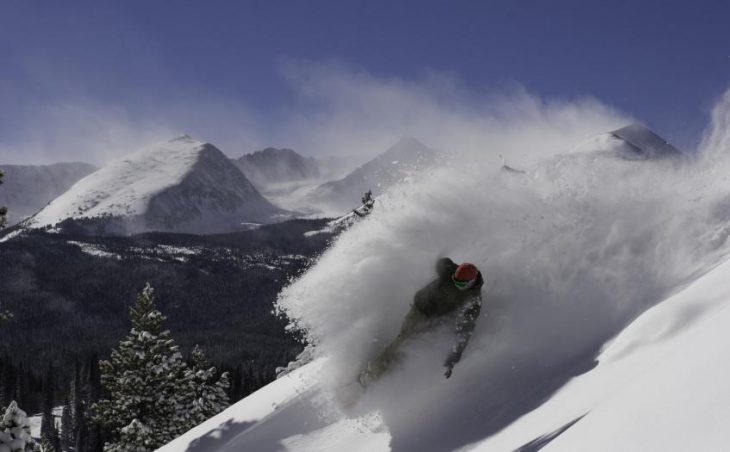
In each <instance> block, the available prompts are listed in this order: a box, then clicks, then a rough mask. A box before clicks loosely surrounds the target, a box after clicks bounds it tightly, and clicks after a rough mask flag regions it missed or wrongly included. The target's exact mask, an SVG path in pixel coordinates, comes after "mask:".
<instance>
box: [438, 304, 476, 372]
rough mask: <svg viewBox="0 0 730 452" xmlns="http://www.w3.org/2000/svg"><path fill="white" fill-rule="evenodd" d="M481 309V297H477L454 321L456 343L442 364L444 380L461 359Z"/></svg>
mask: <svg viewBox="0 0 730 452" xmlns="http://www.w3.org/2000/svg"><path fill="white" fill-rule="evenodd" d="M481 309H482V299H481V295H477V296H475V297H474V298H473V299H472V300H471V301H470V302H469V305H468V306H467V307H466V309H465V310H464V311H463V312H462V314H461V315H460V316H459V318H458V319H457V320H456V342H455V343H454V346H453V347H452V348H451V352H450V353H449V356H448V357H447V358H446V362H445V363H444V366H446V369H447V371H446V378H449V377H450V376H451V369H453V368H454V366H455V365H456V363H458V362H459V360H460V359H461V354H462V353H463V352H464V349H465V348H466V346H467V344H468V343H469V339H471V335H472V332H474V327H475V326H476V322H477V319H478V318H479V313H480V312H481Z"/></svg>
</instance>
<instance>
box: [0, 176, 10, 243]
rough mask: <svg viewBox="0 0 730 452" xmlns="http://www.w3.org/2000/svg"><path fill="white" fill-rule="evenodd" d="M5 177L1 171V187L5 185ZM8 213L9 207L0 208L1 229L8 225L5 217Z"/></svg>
mask: <svg viewBox="0 0 730 452" xmlns="http://www.w3.org/2000/svg"><path fill="white" fill-rule="evenodd" d="M4 175H5V174H4V173H3V172H2V171H0V185H2V183H3V176H4ZM7 213H8V209H7V207H3V206H0V229H2V228H4V227H5V224H6V220H5V215H7Z"/></svg>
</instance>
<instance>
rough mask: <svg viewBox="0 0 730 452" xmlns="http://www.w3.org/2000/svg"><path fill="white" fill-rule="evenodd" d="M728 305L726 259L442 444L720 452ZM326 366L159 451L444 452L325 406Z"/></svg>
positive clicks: (286, 380) (458, 422) (465, 422)
mask: <svg viewBox="0 0 730 452" xmlns="http://www.w3.org/2000/svg"><path fill="white" fill-rule="evenodd" d="M729 307H730V263H725V264H724V265H722V266H720V267H719V268H717V269H715V270H714V271H712V272H710V273H709V274H707V275H706V276H704V277H702V278H700V279H698V280H697V281H696V282H695V283H694V284H692V285H691V286H689V287H688V288H687V289H686V290H684V291H682V292H680V293H678V294H677V295H675V296H673V297H670V298H669V299H668V300H667V301H665V302H663V303H661V304H660V305H659V306H656V307H654V308H652V309H650V310H649V311H648V312H646V313H645V314H644V315H642V316H641V317H639V318H638V319H637V320H636V321H635V322H633V323H632V324H631V325H630V326H629V327H628V328H626V329H625V330H624V331H623V332H622V333H621V334H620V335H619V336H618V337H617V338H616V339H615V340H614V341H612V342H611V343H610V344H609V346H607V347H606V348H605V349H604V350H603V352H602V353H601V354H600V355H599V357H598V358H597V360H598V364H597V365H596V367H594V368H592V369H590V370H588V371H587V372H586V373H584V374H583V375H580V376H578V377H576V378H575V379H573V380H571V381H570V382H569V383H568V384H566V385H565V386H564V387H563V388H561V389H560V390H559V391H558V392H557V393H555V394H554V395H552V397H550V398H549V399H548V400H547V401H546V402H545V403H544V404H543V405H542V406H540V407H539V408H537V409H535V410H534V411H532V412H530V413H528V414H526V415H524V416H523V417H521V418H519V419H518V420H517V421H516V422H514V423H513V424H511V425H509V426H508V427H507V428H505V429H504V430H502V431H500V432H498V433H496V434H495V435H494V436H492V437H490V438H488V439H486V440H478V439H477V438H475V437H474V436H475V435H474V431H477V432H478V431H479V429H480V428H483V434H484V436H486V435H487V434H489V433H490V427H491V425H490V424H491V423H493V422H494V420H495V418H498V417H499V416H500V415H503V413H502V412H489V411H485V410H483V411H480V412H473V413H469V414H470V415H471V416H468V417H467V416H463V417H460V418H458V419H452V418H447V417H445V416H444V417H442V422H443V423H444V424H445V425H446V426H447V427H448V430H449V432H450V435H452V436H451V437H448V438H444V440H445V441H444V443H446V444H448V445H449V446H456V445H459V444H460V443H462V446H463V450H472V451H475V452H482V451H484V452H487V451H489V452H491V451H514V450H521V451H530V450H533V451H534V450H538V449H539V448H540V447H544V449H541V450H545V451H586V450H590V451H607V452H608V451H616V450H621V451H655V450H656V451H678V452H684V451H688V450H702V451H718V452H719V451H723V450H726V445H727V442H728V439H729V438H728V432H727V429H726V428H725V426H726V424H727V421H728V420H729V419H730V392H728V391H727V390H726V385H727V381H728V379H730V365H728V363H726V362H725V361H724V359H723V357H724V356H727V354H728V353H730V341H729V340H728V329H727V325H728V324H730V309H728V308H729ZM326 365H327V363H326V362H324V361H323V360H320V361H316V362H313V363H310V364H308V365H306V366H304V367H303V368H300V369H298V370H296V371H294V372H293V373H291V374H289V375H287V376H285V377H283V378H281V379H279V380H278V381H276V382H274V383H272V384H270V385H269V386H267V387H265V388H263V389H262V390H260V391H258V392H257V393H255V394H253V395H251V396H249V397H248V398H247V399H245V400H243V401H241V402H240V403H238V404H237V405H235V406H233V407H231V408H230V409H228V410H227V411H225V412H223V413H221V414H220V415H218V416H216V417H215V418H213V419H210V420H209V421H207V422H206V423H204V424H202V425H200V426H198V427H196V428H195V429H193V430H191V431H190V432H188V433H187V434H186V435H184V436H183V437H180V438H178V439H177V440H175V441H174V442H172V443H170V444H169V445H167V446H166V447H164V448H162V449H161V451H165V452H173V451H180V452H182V451H190V452H193V451H195V452H211V451H221V452H223V451H226V452H228V451H231V452H232V451H237V450H261V451H263V450H290V451H297V452H305V451H312V452H315V451H332V452H336V451H341V450H348V451H379V450H381V451H387V450H405V451H411V450H412V451H416V450H451V449H450V447H445V448H442V447H441V444H444V443H436V444H434V446H435V447H423V448H420V447H419V448H416V447H413V448H400V449H398V448H395V447H391V446H392V445H393V440H394V439H395V438H393V436H392V435H391V433H390V432H389V429H388V425H387V423H385V422H384V420H383V418H382V416H380V415H379V414H378V413H377V412H373V413H371V414H369V415H366V416H362V417H348V416H346V415H344V414H341V413H339V412H338V411H337V409H336V408H333V407H328V397H327V395H326V393H325V392H324V391H323V389H322V387H321V385H320V384H319V379H320V378H321V377H320V375H321V374H322V373H323V372H325V370H323V368H324V367H325V366H326ZM439 384H440V385H441V386H446V385H451V386H455V387H456V388H459V387H463V386H464V384H465V382H464V381H459V380H458V379H455V380H453V381H446V380H444V381H442V382H440V383H439ZM527 389H528V393H527V394H523V395H522V397H524V398H525V399H528V400H529V399H530V398H531V396H533V394H530V393H529V388H527ZM478 396H481V397H489V396H490V394H481V395H478ZM491 396H495V395H494V394H492V395H491ZM477 402H478V401H477ZM504 402H505V403H507V404H509V403H514V404H515V405H516V406H520V404H521V403H522V401H520V400H512V401H509V400H507V401H504ZM436 409H438V408H437V407H436ZM503 409H504V408H503ZM411 416H413V417H416V418H417V417H418V416H419V413H418V412H417V411H416V410H412V411H411ZM470 430H471V431H470ZM440 432H441V433H443V429H442V430H440ZM464 434H468V435H469V436H467V437H466V438H465V439H467V441H465V444H464V441H459V440H458V439H457V438H458V436H460V435H464ZM427 436H430V435H427ZM454 437H457V438H454ZM468 439H471V440H472V441H473V442H470V441H468ZM277 448H278V449H277Z"/></svg>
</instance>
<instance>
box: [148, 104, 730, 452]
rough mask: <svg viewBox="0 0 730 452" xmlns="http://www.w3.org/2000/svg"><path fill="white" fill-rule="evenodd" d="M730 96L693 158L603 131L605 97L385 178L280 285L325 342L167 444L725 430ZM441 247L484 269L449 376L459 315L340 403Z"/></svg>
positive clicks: (650, 441) (663, 439)
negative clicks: (624, 147) (364, 208)
mask: <svg viewBox="0 0 730 452" xmlns="http://www.w3.org/2000/svg"><path fill="white" fill-rule="evenodd" d="M729 105H730V100H728V99H726V100H725V101H724V102H722V103H721V104H720V105H718V107H717V108H716V110H715V114H714V122H713V125H712V127H711V128H710V129H709V130H708V134H707V136H706V139H705V141H704V143H703V145H702V147H701V153H699V154H698V155H697V156H696V157H695V158H694V159H691V160H684V159H683V160H681V161H680V160H676V159H673V158H662V159H653V158H651V155H650V154H651V153H646V154H645V155H648V156H649V157H648V158H642V159H636V158H634V157H633V156H631V158H627V157H626V155H625V154H626V153H625V152H623V151H621V152H614V148H615V144H616V143H615V141H610V142H608V145H609V146H606V145H605V143H606V140H592V142H593V143H594V144H593V145H592V146H587V145H586V138H590V137H592V136H596V135H599V134H602V133H605V131H607V130H615V129H617V128H618V127H620V126H621V124H620V123H621V121H622V120H621V118H616V117H614V116H612V115H611V114H605V112H601V111H599V112H596V111H594V110H593V108H592V107H591V106H590V105H588V106H582V107H575V106H568V107H564V108H557V107H556V108H555V109H549V110H546V111H543V112H538V113H536V114H533V115H529V116H528V117H526V118H525V119H524V120H523V121H522V122H520V121H518V122H516V123H509V124H499V122H497V125H495V126H494V129H493V130H492V131H491V132H492V134H491V135H490V136H491V137H492V138H491V139H490V141H489V142H486V143H484V144H483V149H484V151H483V152H478V153H476V152H475V153H465V151H464V152H461V153H460V151H458V150H455V151H454V154H453V155H452V159H451V161H452V162H455V163H454V164H451V165H449V166H447V167H444V168H441V169H438V170H433V171H430V172H428V173H425V174H423V175H422V177H420V178H418V179H414V180H410V181H408V183H406V184H401V185H399V186H397V187H395V188H394V189H391V190H390V191H388V192H387V193H386V194H384V195H382V196H380V197H378V208H377V209H376V210H375V211H374V212H373V213H372V214H371V215H370V216H368V218H366V219H365V220H364V221H361V222H358V223H357V224H355V225H354V226H353V227H352V228H351V229H349V230H348V231H347V232H345V233H344V234H342V235H341V236H340V237H339V238H338V240H337V241H336V242H335V243H334V244H333V246H332V247H331V248H330V249H329V250H328V251H327V252H326V253H325V254H324V255H323V256H322V257H321V258H320V259H319V261H318V262H317V264H316V265H315V266H313V267H312V268H310V269H309V270H308V272H307V273H306V274H304V275H303V276H302V277H300V278H299V279H297V280H296V281H293V282H292V283H291V284H290V285H289V286H288V287H287V288H286V289H285V290H284V291H283V292H282V294H281V295H280V297H279V301H278V308H279V309H280V310H281V311H282V312H283V313H285V314H286V315H287V316H288V317H289V318H290V319H291V328H292V329H293V330H297V331H300V332H301V333H303V334H305V335H306V337H307V339H308V340H309V342H310V343H311V344H314V356H315V360H314V361H313V362H311V363H310V364H307V365H305V366H303V367H301V368H299V369H298V370H295V371H294V372H292V373H291V374H289V375H288V376H286V377H283V378H282V379H279V380H277V381H276V382H274V383H272V384H271V385H269V386H268V387H266V388H264V389H262V390H261V391H259V392H257V393H255V394H253V395H251V396H250V397H249V398H247V399H244V400H243V401H241V402H240V403H238V404H236V405H235V406H233V407H231V408H230V409H229V410H227V411H225V412H224V413H221V414H220V415H219V416H217V417H216V418H213V419H211V420H209V421H208V422H206V423H204V424H202V425H201V426H199V427H197V428H196V429H193V430H192V431H190V432H188V433H187V434H186V435H184V436H182V437H180V438H178V439H177V440H175V441H173V442H171V443H170V444H168V445H167V446H165V447H163V448H162V449H161V450H163V451H186V450H190V451H199V452H201V451H204V452H209V451H233V450H257V451H267V450H270V451H281V450H289V451H322V450H332V451H335V450H372V451H378V450H382V451H395V452H416V451H419V452H421V451H426V452H429V451H434V452H436V451H451V450H480V451H509V450H524V451H529V450H538V449H539V448H541V447H544V450H560V451H584V450H591V451H593V450H622V451H646V450H662V451H665V450H668V451H673V450H676V451H685V450H708V451H714V450H726V447H725V446H726V443H727V441H726V438H725V437H726V436H727V434H726V433H724V430H723V429H722V428H721V427H720V426H722V425H724V424H727V422H728V421H730V416H729V415H730V413H728V409H727V408H726V407H727V406H729V405H728V403H727V402H728V400H726V399H727V398H728V395H727V394H726V393H725V392H724V389H725V381H727V379H726V377H727V373H728V370H730V367H729V366H728V365H726V364H725V363H724V359H723V358H722V356H724V353H723V351H724V348H725V347H726V345H725V344H727V343H728V339H730V337H729V336H730V333H728V332H727V331H726V330H727V328H726V327H725V325H726V324H727V323H726V321H727V320H730V319H727V318H726V316H728V315H730V314H728V312H730V311H728V310H727V309H726V308H727V307H728V306H730V263H728V257H729V256H730V246H728V243H727V239H728V237H729V236H730V181H728V178H727V177H726V176H725V175H726V174H727V172H728V170H729V169H730V156H729V155H727V154H728V153H727V151H728V150H730V134H727V132H726V131H727V130H729V129H728V127H727V125H728V119H726V118H730V114H728V112H730V108H728V106H729ZM588 118H591V119H590V120H589V119H588ZM617 123H618V124H617ZM590 142H591V140H588V143H590ZM578 143H583V144H582V145H581V146H577V144H578ZM602 143H604V144H602ZM632 152H633V151H632ZM500 155H504V156H506V160H507V163H509V164H510V165H511V166H512V165H514V166H515V167H518V168H519V169H520V170H523V171H524V173H516V172H509V171H501V170H500V169H499V168H500V165H499V164H498V163H497V162H499V161H500V159H499V157H500ZM463 162H468V165H465V164H463ZM513 162H514V163H513ZM439 256H449V257H451V258H453V259H454V260H456V261H470V262H473V263H474V264H476V265H477V266H478V267H479V268H480V269H481V271H482V273H483V274H484V276H485V288H484V293H483V298H484V306H483V310H482V315H481V317H480V319H479V320H478V323H477V327H476V330H475V332H474V336H473V337H472V340H471V342H470V344H469V346H468V348H467V349H466V352H465V354H464V356H463V358H462V361H461V362H460V363H459V364H458V365H457V366H456V368H455V369H454V374H453V376H452V377H451V378H450V379H448V380H447V379H445V378H444V377H443V370H444V369H443V367H442V363H443V359H444V357H445V356H446V353H447V352H448V350H449V348H450V346H451V341H452V340H453V331H452V330H451V329H450V328H449V327H448V325H447V326H444V327H442V328H437V329H435V330H434V331H432V332H430V333H428V334H424V335H422V336H420V337H419V338H418V339H416V340H413V341H411V342H410V343H409V344H408V345H407V347H405V349H404V352H405V353H406V356H407V359H405V360H404V361H403V362H401V363H400V364H399V365H398V366H397V367H396V368H394V369H393V371H392V372H390V373H389V374H386V376H384V377H383V378H382V379H381V380H380V381H379V382H378V383H377V384H376V385H375V386H373V387H371V388H370V389H369V390H368V391H367V393H365V394H363V395H361V396H360V397H359V398H358V399H357V402H356V403H354V405H350V404H347V403H343V402H346V401H348V400H352V397H351V396H352V393H351V392H350V390H349V388H350V386H349V385H350V384H351V382H353V381H354V379H355V377H356V375H357V374H358V372H359V371H360V369H362V367H363V366H364V364H365V363H366V362H367V361H368V359H370V358H372V357H373V356H374V355H375V354H377V353H378V351H380V350H382V348H383V347H384V346H385V345H386V344H387V343H388V342H389V341H391V340H392V339H393V338H394V337H395V336H396V334H397V332H398V330H399V327H400V324H401V321H402V319H403V317H404V316H405V314H406V312H407V311H408V309H409V303H410V301H411V299H412V296H413V293H414V292H415V291H416V290H417V289H418V288H420V287H422V286H423V285H424V284H426V283H427V282H428V281H429V280H431V279H432V278H433V277H434V272H433V263H434V261H435V259H436V258H437V257H439ZM262 407H267V408H266V409H263V408H262Z"/></svg>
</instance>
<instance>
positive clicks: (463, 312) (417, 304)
mask: <svg viewBox="0 0 730 452" xmlns="http://www.w3.org/2000/svg"><path fill="white" fill-rule="evenodd" d="M457 267H458V266H457V265H456V264H455V263H454V262H453V261H452V260H451V259H449V258H441V259H439V260H438V261H437V262H436V273H437V275H438V278H436V279H435V280H434V281H432V282H431V283H429V284H428V285H427V286H426V287H424V288H423V289H421V290H419V291H418V292H416V295H415V297H414V299H413V309H414V310H415V311H418V313H420V314H422V315H423V316H425V317H427V318H429V319H436V318H439V317H445V316H454V317H455V322H456V324H455V329H456V342H455V344H454V346H453V348H452V349H451V352H450V353H449V356H448V358H447V359H446V362H445V363H444V365H445V366H447V367H449V368H452V367H453V366H454V364H456V363H457V362H459V360H460V359H461V354H462V353H463V352H464V349H465V348H466V345H467V344H468V343H469V339H470V338H471V334H472V332H473V331H474V326H475V325H476V321H477V319H478V318H479V312H480V311H481V308H482V286H483V285H484V279H483V278H482V274H481V272H480V273H479V274H478V275H477V281H476V284H475V285H474V287H471V288H470V289H468V290H459V289H457V288H456V286H455V285H454V282H453V281H452V279H451V277H452V276H453V274H454V272H455V271H456V269H457Z"/></svg>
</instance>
